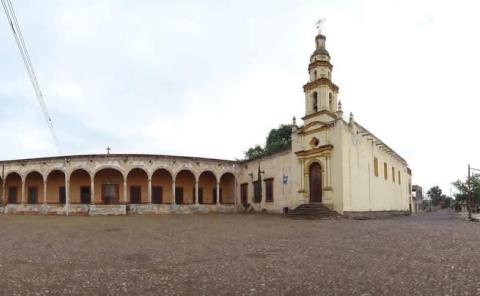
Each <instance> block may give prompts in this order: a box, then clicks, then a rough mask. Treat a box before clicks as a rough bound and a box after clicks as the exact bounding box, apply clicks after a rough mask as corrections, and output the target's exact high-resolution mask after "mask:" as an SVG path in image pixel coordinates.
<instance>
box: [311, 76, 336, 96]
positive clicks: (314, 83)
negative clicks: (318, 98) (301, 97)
mask: <svg viewBox="0 0 480 296" xmlns="http://www.w3.org/2000/svg"><path fill="white" fill-rule="evenodd" d="M321 85H327V86H328V87H330V89H331V90H333V91H335V92H338V86H336V85H335V84H334V83H333V82H332V81H331V80H330V79H328V78H325V77H321V78H319V79H317V80H315V81H312V82H309V83H307V84H305V85H304V86H303V91H309V90H312V89H314V88H316V87H318V86H321Z"/></svg>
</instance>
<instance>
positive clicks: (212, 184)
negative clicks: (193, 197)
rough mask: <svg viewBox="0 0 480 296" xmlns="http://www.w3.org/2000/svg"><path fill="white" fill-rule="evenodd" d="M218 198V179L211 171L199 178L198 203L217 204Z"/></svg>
mask: <svg viewBox="0 0 480 296" xmlns="http://www.w3.org/2000/svg"><path fill="white" fill-rule="evenodd" d="M216 196H217V178H216V177H215V175H214V174H213V173H212V172H210V171H205V172H203V173H201V174H200V177H199V178H198V202H199V203H201V204H215V203H217V200H216Z"/></svg>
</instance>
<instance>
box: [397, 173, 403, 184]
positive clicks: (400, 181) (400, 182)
mask: <svg viewBox="0 0 480 296" xmlns="http://www.w3.org/2000/svg"><path fill="white" fill-rule="evenodd" d="M398 184H402V180H401V179H400V171H398Z"/></svg>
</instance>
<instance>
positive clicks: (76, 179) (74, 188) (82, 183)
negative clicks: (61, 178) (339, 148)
mask: <svg viewBox="0 0 480 296" xmlns="http://www.w3.org/2000/svg"><path fill="white" fill-rule="evenodd" d="M90 183H91V181H90V175H89V174H88V173H87V172H86V171H84V170H76V171H74V172H73V173H72V174H71V175H70V203H76V204H79V203H81V197H80V188H81V187H90Z"/></svg>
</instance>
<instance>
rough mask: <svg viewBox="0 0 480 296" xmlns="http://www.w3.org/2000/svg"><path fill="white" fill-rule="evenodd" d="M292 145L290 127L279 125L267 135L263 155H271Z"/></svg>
mask: <svg viewBox="0 0 480 296" xmlns="http://www.w3.org/2000/svg"><path fill="white" fill-rule="evenodd" d="M291 145H292V126H291V125H286V124H281V125H280V127H278V128H274V129H272V130H271V131H270V133H268V137H267V143H266V144H265V153H267V154H271V153H275V152H278V151H281V150H284V149H286V148H290V147H291Z"/></svg>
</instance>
